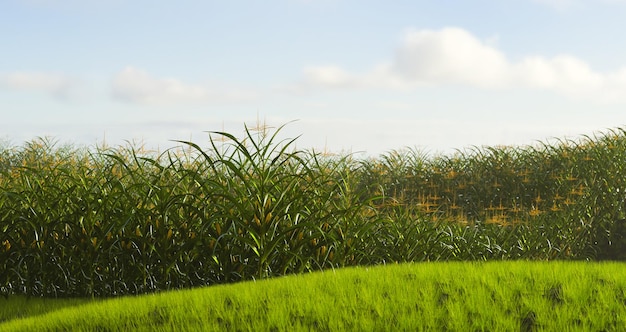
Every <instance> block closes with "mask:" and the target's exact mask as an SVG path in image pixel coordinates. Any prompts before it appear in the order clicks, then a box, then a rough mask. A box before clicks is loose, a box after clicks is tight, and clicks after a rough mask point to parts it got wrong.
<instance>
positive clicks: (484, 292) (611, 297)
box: [0, 261, 626, 331]
mask: <svg viewBox="0 0 626 332" xmlns="http://www.w3.org/2000/svg"><path fill="white" fill-rule="evenodd" d="M0 315H1V316H0V318H1V319H2V320H4V322H3V323H0V330H2V331H64V330H80V331H124V330H133V331H135V330H140V331H156V330H160V331H184V330H189V331H193V330H203V331H225V330H228V331H309V330H317V331H342V330H351V331H401V330H405V331H432V330H438V331H443V330H448V331H535V330H546V331H574V330H580V331H616V330H619V329H620V328H622V327H624V326H626V265H625V264H622V263H608V262H607V263H591V262H529V261H508V262H483V263H478V262H473V263H472V262H431V263H428V262H425V263H415V264H397V265H395V264H394V265H387V266H376V267H369V268H368V267H354V268H345V269H338V270H334V271H333V270H328V271H324V272H315V273H308V274H301V275H291V276H286V277H279V278H273V279H265V280H261V281H247V282H241V283H236V284H230V285H217V286H211V287H205V288H198V289H192V290H178V291H170V292H162V293H159V294H152V295H142V296H128V297H119V298H113V299H107V300H102V299H99V300H84V299H83V300H64V299H56V300H52V299H40V298H30V299H25V298H23V297H10V298H9V299H0Z"/></svg>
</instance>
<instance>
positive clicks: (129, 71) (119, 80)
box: [112, 66, 254, 105]
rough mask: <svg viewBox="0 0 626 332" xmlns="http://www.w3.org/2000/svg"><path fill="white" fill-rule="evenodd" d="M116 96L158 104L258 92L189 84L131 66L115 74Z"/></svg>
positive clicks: (236, 97)
mask: <svg viewBox="0 0 626 332" xmlns="http://www.w3.org/2000/svg"><path fill="white" fill-rule="evenodd" d="M112 96H113V98H115V99H118V100H121V101H125V102H131V103H139V104H152V105H155V104H157V105H158V104H171V103H180V102H207V101H228V100H245V99H251V98H253V97H254V93H251V92H247V91H241V90H236V89H233V90H223V89H216V88H211V87H209V86H206V85H194V84H187V83H184V82H182V81H180V80H178V79H174V78H155V77H153V76H151V75H150V74H149V73H147V72H145V71H143V70H140V69H137V68H134V67H130V66H129V67H126V68H125V69H124V70H122V71H121V72H119V73H118V74H117V75H115V77H114V78H113V82H112Z"/></svg>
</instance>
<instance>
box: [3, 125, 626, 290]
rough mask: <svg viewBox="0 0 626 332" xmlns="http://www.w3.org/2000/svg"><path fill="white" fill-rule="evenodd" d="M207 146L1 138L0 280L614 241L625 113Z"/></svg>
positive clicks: (78, 286)
mask: <svg viewBox="0 0 626 332" xmlns="http://www.w3.org/2000/svg"><path fill="white" fill-rule="evenodd" d="M279 132H280V130H277V131H275V132H274V133H273V134H268V133H267V132H263V133H254V132H253V131H252V130H249V129H247V128H246V130H245V134H244V138H243V139H238V138H237V137H235V136H233V135H232V134H229V133H214V134H216V135H219V136H220V139H219V140H218V139H210V140H209V142H208V143H209V144H208V147H201V146H199V145H197V144H196V143H193V142H180V143H181V146H184V147H186V149H182V148H181V149H178V150H169V151H166V152H163V153H154V152H144V151H141V153H140V152H138V150H137V149H135V148H133V147H119V148H104V147H103V148H98V149H96V150H95V151H93V150H87V149H78V148H74V147H71V146H61V147H58V146H56V145H55V144H54V143H52V142H51V141H50V140H46V139H37V140H34V141H32V142H29V143H26V144H24V145H23V146H21V147H11V146H5V147H3V148H1V149H0V230H1V233H0V293H2V294H4V295H10V294H27V295H36V296H116V295H122V294H138V293H146V292H153V291H157V290H163V289H175V288H186V287H195V286H202V285H210V284H215V283H227V282H234V281H239V280H249V279H258V278H267V277H272V276H278V275H284V274H289V273H299V272H306V271H313V270H320V269H326V268H336V267H342V266H352V265H369V264H383V263H392V262H406V261H423V260H467V259H472V260H486V259H520V258H524V259H593V258H613V259H614V258H622V257H618V256H619V255H620V253H621V252H623V251H622V250H621V249H622V248H621V245H622V243H623V241H621V240H622V238H621V235H622V231H621V228H620V224H619V223H616V221H617V220H621V219H623V218H624V216H625V213H626V211H625V209H626V206H625V204H624V201H625V196H626V195H625V193H624V190H625V189H626V183H625V182H626V177H625V176H624V175H626V174H624V173H625V172H626V170H625V169H624V167H623V166H622V165H624V164H626V163H625V161H626V160H624V159H626V135H625V132H624V131H623V130H621V129H617V130H614V131H610V132H609V133H608V134H605V135H601V136H594V137H585V138H583V139H581V140H578V141H559V142H556V143H554V144H543V145H539V146H535V147H524V148H511V147H494V148H475V149H471V150H467V151H465V152H461V151H459V152H458V153H456V154H453V155H450V156H442V155H439V156H428V155H426V154H423V153H421V152H419V151H415V150H404V151H394V152H390V153H388V154H385V155H382V156H380V157H379V158H376V159H367V160H356V159H355V158H353V157H351V156H328V155H323V154H319V153H316V152H315V151H299V150H295V149H294V148H293V145H294V140H282V141H281V140H279V139H278V133H279Z"/></svg>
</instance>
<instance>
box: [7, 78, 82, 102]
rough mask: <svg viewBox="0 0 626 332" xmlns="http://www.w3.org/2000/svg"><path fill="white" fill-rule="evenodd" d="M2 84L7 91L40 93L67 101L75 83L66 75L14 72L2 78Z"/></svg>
mask: <svg viewBox="0 0 626 332" xmlns="http://www.w3.org/2000/svg"><path fill="white" fill-rule="evenodd" d="M0 84H1V85H3V86H4V87H5V88H7V89H12V90H24V91H38V92H44V93H47V94H50V95H51V96H53V97H54V98H57V99H67V98H68V97H69V95H70V92H71V90H72V88H73V87H74V86H75V85H76V83H75V81H74V80H72V79H71V78H69V77H68V76H66V75H63V74H58V73H44V72H14V73H10V74H6V75H3V76H0Z"/></svg>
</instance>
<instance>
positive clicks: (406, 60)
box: [295, 28, 626, 102]
mask: <svg viewBox="0 0 626 332" xmlns="http://www.w3.org/2000/svg"><path fill="white" fill-rule="evenodd" d="M493 44H494V42H493V41H489V40H487V41H483V40H481V39H479V38H477V37H476V36H474V35H472V34H471V33H469V32H468V31H466V30H463V29H460V28H444V29H441V30H411V31H408V32H407V33H406V35H405V37H404V40H403V42H402V44H401V45H400V46H399V47H398V48H397V49H396V51H395V53H394V56H393V57H392V59H391V61H388V62H387V63H382V64H378V65H376V66H375V67H374V68H373V69H371V70H370V71H369V72H368V73H366V74H360V75H357V74H351V73H349V72H347V71H345V70H344V69H342V68H341V67H339V66H330V67H328V66H322V67H308V68H307V69H306V70H305V75H304V79H303V80H302V81H301V82H300V83H298V84H296V85H295V86H296V87H298V88H299V89H300V91H306V90H309V89H313V88H329V89H337V88H342V89H345V88H367V87H374V88H381V87H383V88H390V89H407V88H415V87H416V86H424V85H446V84H457V85H458V84H460V85H466V86H473V87H478V88H483V89H505V88H530V89H541V90H548V91H554V92H557V93H560V94H563V95H567V96H569V97H572V98H586V99H591V100H596V101H601V102H618V101H621V102H624V101H626V67H624V68H620V69H618V70H616V71H614V72H609V73H602V72H597V71H594V70H593V69H592V68H591V67H590V66H589V64H587V63H586V62H584V61H583V60H581V59H579V58H576V57H574V56H572V55H558V56H554V57H550V58H548V57H542V56H537V55H532V56H526V57H523V58H522V59H521V60H519V61H516V62H513V61H511V60H509V59H508V58H507V56H506V55H505V53H504V52H503V51H501V50H499V49H498V48H496V47H495V46H494V45H493Z"/></svg>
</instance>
